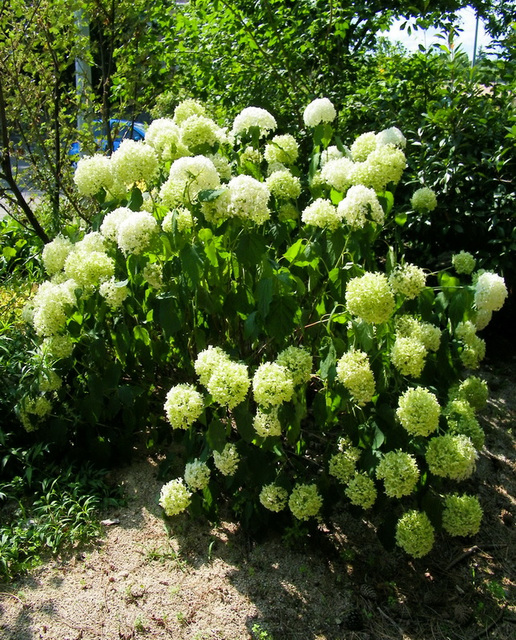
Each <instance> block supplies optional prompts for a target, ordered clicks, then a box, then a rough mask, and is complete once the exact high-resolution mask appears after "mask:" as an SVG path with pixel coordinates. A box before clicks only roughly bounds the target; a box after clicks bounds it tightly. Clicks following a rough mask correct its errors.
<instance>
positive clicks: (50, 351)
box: [41, 335, 73, 360]
mask: <svg viewBox="0 0 516 640" xmlns="http://www.w3.org/2000/svg"><path fill="white" fill-rule="evenodd" d="M41 351H42V353H43V355H44V356H45V358H49V359H51V360H63V359H65V358H69V357H70V356H71V355H72V353H73V341H72V339H71V338H70V336H55V335H54V336H49V337H48V338H45V339H44V340H43V342H42V343H41Z"/></svg>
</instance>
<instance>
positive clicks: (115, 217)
mask: <svg viewBox="0 0 516 640" xmlns="http://www.w3.org/2000/svg"><path fill="white" fill-rule="evenodd" d="M133 213H134V211H132V210H131V209H129V208H128V207H118V209H114V210H113V211H111V212H110V213H107V214H106V215H105V216H104V219H103V220H102V224H101V225H100V233H101V234H102V235H103V236H104V237H105V238H107V239H108V240H112V241H113V242H116V239H117V237H118V230H119V229H120V225H121V224H122V223H123V222H125V220H127V219H128V218H129V217H131V216H132V215H133Z"/></svg>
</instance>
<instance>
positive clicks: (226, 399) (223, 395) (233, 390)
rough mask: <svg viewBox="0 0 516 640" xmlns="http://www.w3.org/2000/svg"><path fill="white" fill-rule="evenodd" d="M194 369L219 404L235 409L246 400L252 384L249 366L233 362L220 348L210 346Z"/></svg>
mask: <svg viewBox="0 0 516 640" xmlns="http://www.w3.org/2000/svg"><path fill="white" fill-rule="evenodd" d="M194 368H195V373H196V374H197V375H198V376H199V381H200V383H201V384H202V385H203V386H204V387H206V389H207V391H208V393H209V394H210V395H211V397H212V398H213V400H214V401H215V402H217V403H218V404H220V405H223V406H227V407H228V408H229V409H233V408H234V407H236V406H237V405H238V404H240V403H241V402H243V401H244V400H245V397H246V395H247V392H248V390H249V386H250V384H251V381H250V379H249V373H248V370H247V366H246V365H245V364H242V363H239V362H233V361H232V360H231V359H230V358H229V356H228V355H227V354H226V353H225V352H224V351H223V350H222V349H221V348H220V347H213V346H211V345H210V346H209V347H208V349H205V350H204V351H201V352H200V353H199V355H198V356H197V359H196V361H195V363H194Z"/></svg>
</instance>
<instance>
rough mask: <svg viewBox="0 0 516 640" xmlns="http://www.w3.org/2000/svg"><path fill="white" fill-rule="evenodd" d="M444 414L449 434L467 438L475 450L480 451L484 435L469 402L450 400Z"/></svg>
mask: <svg viewBox="0 0 516 640" xmlns="http://www.w3.org/2000/svg"><path fill="white" fill-rule="evenodd" d="M445 414H446V419H447V421H448V428H449V431H450V433H452V434H462V435H464V436H467V437H468V438H470V440H471V442H472V443H473V446H474V447H475V449H476V450H477V451H480V449H482V447H483V446H484V441H485V433H484V430H483V429H482V427H481V426H480V423H479V422H478V420H477V418H476V416H475V410H474V409H473V407H472V406H471V405H470V404H469V402H468V401H467V400H460V399H455V400H451V401H450V402H449V403H448V405H447V406H446V409H445Z"/></svg>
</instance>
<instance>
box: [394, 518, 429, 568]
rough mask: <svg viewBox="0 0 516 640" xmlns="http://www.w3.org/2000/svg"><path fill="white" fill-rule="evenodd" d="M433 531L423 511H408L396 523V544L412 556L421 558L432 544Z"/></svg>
mask: <svg viewBox="0 0 516 640" xmlns="http://www.w3.org/2000/svg"><path fill="white" fill-rule="evenodd" d="M434 540H435V532H434V528H433V526H432V523H431V522H430V520H429V519H428V516H427V515H426V513H424V512H423V511H416V510H412V511H408V512H407V513H405V514H404V515H403V516H402V517H401V518H400V519H399V520H398V524H397V525H396V544H397V545H398V546H400V547H401V548H402V549H403V550H404V551H406V552H407V553H408V554H409V555H411V556H413V557H414V558H422V557H423V556H426V554H427V553H429V551H431V549H432V547H433V546H434Z"/></svg>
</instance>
